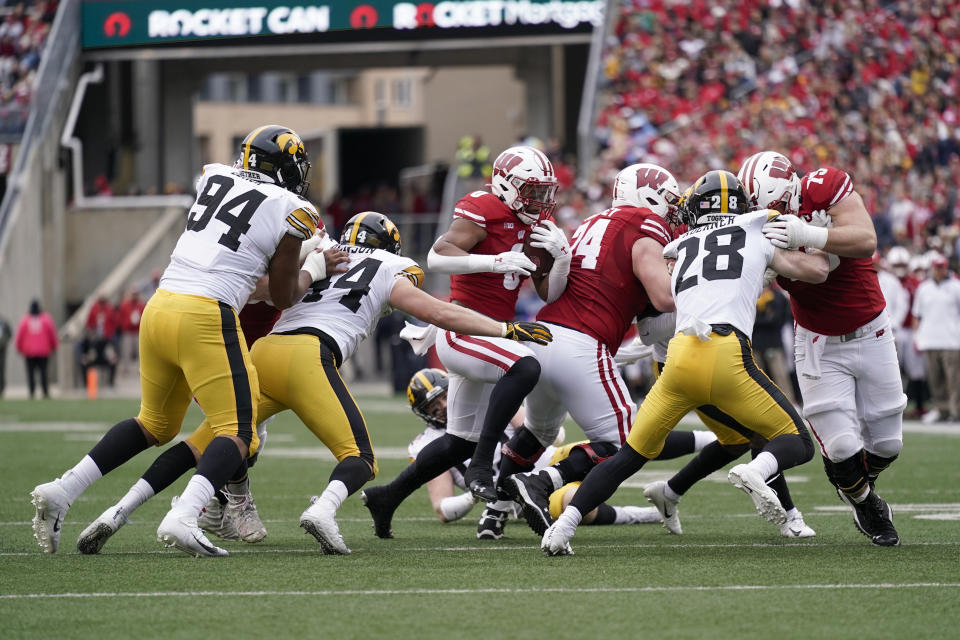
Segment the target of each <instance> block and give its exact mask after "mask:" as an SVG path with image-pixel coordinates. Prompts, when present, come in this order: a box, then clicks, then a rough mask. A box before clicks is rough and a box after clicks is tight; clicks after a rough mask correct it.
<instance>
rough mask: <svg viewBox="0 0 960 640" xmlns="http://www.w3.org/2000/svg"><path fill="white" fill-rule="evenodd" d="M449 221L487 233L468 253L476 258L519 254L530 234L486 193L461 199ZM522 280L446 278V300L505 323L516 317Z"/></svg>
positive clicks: (471, 276)
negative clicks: (469, 224) (457, 220)
mask: <svg viewBox="0 0 960 640" xmlns="http://www.w3.org/2000/svg"><path fill="white" fill-rule="evenodd" d="M453 217H454V218H463V219H464V220H469V221H470V222H472V223H474V224H476V225H479V226H480V227H483V229H484V230H485V231H486V232H487V237H486V238H484V239H483V240H481V241H480V242H479V243H477V245H476V246H475V247H474V248H473V249H472V250H471V251H470V253H474V254H478V255H497V254H499V253H503V252H504V251H523V239H524V237H525V236H526V234H527V233H528V232H529V231H530V227H529V226H527V225H525V224H523V223H522V222H520V219H519V218H517V216H515V215H513V212H512V211H511V210H510V208H509V207H507V205H505V204H504V203H503V202H502V201H501V200H500V198H498V197H497V196H495V195H493V194H492V193H489V192H487V191H474V192H473V193H469V194H467V195H466V196H464V197H463V198H461V199H460V201H459V202H457V205H456V207H454V209H453ZM525 278H526V276H518V275H517V274H515V273H458V274H454V275H451V276H450V299H451V300H454V301H456V302H459V303H460V304H463V305H465V306H467V307H469V308H471V309H473V310H474V311H477V312H479V313H482V314H483V315H485V316H489V317H491V318H493V319H494V320H499V321H501V322H508V321H510V320H513V317H514V315H515V314H516V306H517V296H518V295H519V292H520V283H521V282H522V281H523V280H524V279H525Z"/></svg>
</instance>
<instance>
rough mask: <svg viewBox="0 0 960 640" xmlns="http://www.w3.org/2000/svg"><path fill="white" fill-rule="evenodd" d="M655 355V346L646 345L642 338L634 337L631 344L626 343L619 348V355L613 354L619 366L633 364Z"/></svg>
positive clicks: (614, 360)
mask: <svg viewBox="0 0 960 640" xmlns="http://www.w3.org/2000/svg"><path fill="white" fill-rule="evenodd" d="M651 355H653V347H652V346H650V345H645V344H643V342H641V341H640V338H634V339H633V342H631V343H630V344H625V345H623V346H621V347H620V349H618V350H617V355H615V356H613V362H614V363H615V364H617V365H619V366H621V367H622V366H623V365H626V364H632V363H634V362H636V361H637V360H642V359H643V358H648V357H650V356H651Z"/></svg>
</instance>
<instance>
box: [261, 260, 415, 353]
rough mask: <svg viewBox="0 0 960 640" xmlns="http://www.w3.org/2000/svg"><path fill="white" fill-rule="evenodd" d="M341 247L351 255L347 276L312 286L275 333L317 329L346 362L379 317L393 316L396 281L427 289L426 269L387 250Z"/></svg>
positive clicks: (275, 329)
mask: <svg viewBox="0 0 960 640" xmlns="http://www.w3.org/2000/svg"><path fill="white" fill-rule="evenodd" d="M338 248H339V249H342V250H343V251H346V252H347V253H348V254H349V255H350V261H349V262H347V263H346V267H347V271H346V272H345V273H337V274H334V275H333V276H331V277H329V278H326V279H325V280H317V281H316V282H314V283H313V284H312V285H310V288H309V289H307V292H306V294H304V296H303V298H302V299H301V300H300V302H298V303H296V304H295V305H293V306H292V307H290V308H289V309H285V310H284V311H283V313H282V314H281V315H280V319H279V320H277V324H275V325H274V327H273V331H272V333H298V330H300V329H317V330H319V331H322V332H323V333H325V334H326V335H328V336H330V337H331V338H333V339H334V340H335V341H336V343H337V346H338V347H340V354H341V355H342V356H343V359H344V361H346V360H347V359H348V358H349V357H350V356H351V354H353V352H354V350H355V349H356V348H357V345H358V344H359V343H360V341H361V340H363V339H364V338H366V337H367V336H368V335H370V333H371V332H372V331H373V329H374V327H375V326H376V325H377V321H378V320H379V319H380V317H381V316H384V315H386V314H388V313H390V312H391V311H393V309H392V308H391V307H390V293H391V292H392V291H393V286H394V285H395V284H396V282H397V279H398V278H406V279H408V280H409V281H410V282H412V283H413V284H414V285H416V286H417V287H422V286H423V270H422V269H421V268H420V267H419V266H418V265H417V263H416V262H414V261H413V260H411V259H410V258H404V257H402V256H398V255H396V254H394V253H390V252H389V251H383V250H382V249H372V248H370V247H362V246H355V245H346V244H342V245H339V247H338ZM341 364H343V363H342V362H338V363H337V365H338V366H339V365H341Z"/></svg>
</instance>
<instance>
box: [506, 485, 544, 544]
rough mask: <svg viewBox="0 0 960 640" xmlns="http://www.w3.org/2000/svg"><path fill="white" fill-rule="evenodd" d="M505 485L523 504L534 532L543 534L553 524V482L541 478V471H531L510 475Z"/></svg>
mask: <svg viewBox="0 0 960 640" xmlns="http://www.w3.org/2000/svg"><path fill="white" fill-rule="evenodd" d="M504 486H505V487H506V489H507V492H508V493H510V497H511V498H513V499H514V500H515V501H517V502H519V503H520V504H521V505H522V506H523V517H524V519H525V520H526V521H527V524H528V525H530V528H531V529H533V532H534V533H536V534H537V535H538V536H543V534H544V533H545V532H546V531H547V529H548V528H550V525H552V524H553V518H551V517H550V494H551V493H553V483H551V482H549V481H548V480H544V479H543V478H541V477H540V472H539V471H529V472H527V473H517V474H514V475H512V476H510V477H509V478H507V481H506V484H505V485H504Z"/></svg>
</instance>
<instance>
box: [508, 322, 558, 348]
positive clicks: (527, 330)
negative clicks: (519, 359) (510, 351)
mask: <svg viewBox="0 0 960 640" xmlns="http://www.w3.org/2000/svg"><path fill="white" fill-rule="evenodd" d="M504 324H506V327H507V328H506V331H504V333H503V337H504V338H509V339H510V340H516V341H517V342H536V343H537V344H547V343H548V342H552V341H553V334H552V333H550V329H548V328H547V327H545V326H544V325H542V324H540V323H539V322H506V323H504Z"/></svg>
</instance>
